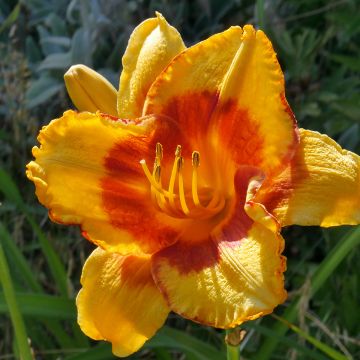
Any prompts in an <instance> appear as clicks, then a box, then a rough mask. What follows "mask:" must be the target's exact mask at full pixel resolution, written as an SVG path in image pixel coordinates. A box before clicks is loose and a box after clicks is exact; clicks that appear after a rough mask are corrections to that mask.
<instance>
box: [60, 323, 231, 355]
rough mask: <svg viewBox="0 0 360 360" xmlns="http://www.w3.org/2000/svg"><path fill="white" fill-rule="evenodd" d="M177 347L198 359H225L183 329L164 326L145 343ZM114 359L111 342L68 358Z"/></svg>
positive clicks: (171, 347)
mask: <svg viewBox="0 0 360 360" xmlns="http://www.w3.org/2000/svg"><path fill="white" fill-rule="evenodd" d="M146 348H147V349H157V348H166V349H175V350H180V351H184V352H186V353H189V354H191V356H192V358H193V359H197V360H223V359H225V358H226V356H225V354H224V353H222V352H221V351H219V350H218V349H216V348H215V347H214V346H212V345H210V344H207V343H205V342H203V341H201V340H199V339H197V338H195V337H193V336H191V335H189V334H187V333H185V332H183V331H180V330H175V329H173V328H170V327H168V326H164V327H163V328H162V329H160V330H159V332H158V333H157V334H156V335H155V336H154V337H153V338H152V339H150V340H149V341H148V342H147V343H145V345H144V349H146ZM107 359H114V356H113V355H112V353H111V345H110V344H100V345H98V346H96V347H94V348H92V349H90V350H87V351H85V352H83V353H81V354H76V355H72V356H69V357H67V358H66V360H107Z"/></svg>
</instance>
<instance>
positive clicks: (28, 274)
mask: <svg viewBox="0 0 360 360" xmlns="http://www.w3.org/2000/svg"><path fill="white" fill-rule="evenodd" d="M0 238H1V239H2V241H3V244H4V250H5V251H6V250H7V251H8V253H9V254H11V256H12V258H13V259H14V264H16V268H17V270H18V271H19V272H20V273H21V276H22V278H23V279H24V281H25V284H26V285H27V286H28V287H29V288H30V289H31V290H32V291H33V292H42V288H41V286H40V284H39V283H38V281H37V280H36V278H35V276H34V275H33V272H32V271H31V269H30V267H29V265H28V263H27V261H26V260H25V257H24V255H23V254H22V253H21V252H20V250H19V249H18V248H17V246H16V245H15V243H14V241H13V240H12V238H11V235H10V234H9V232H8V231H7V229H6V228H5V226H4V225H3V224H2V223H1V222H0Z"/></svg>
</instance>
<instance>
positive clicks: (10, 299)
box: [0, 242, 33, 360]
mask: <svg viewBox="0 0 360 360" xmlns="http://www.w3.org/2000/svg"><path fill="white" fill-rule="evenodd" d="M0 283H1V284H2V288H3V292H4V297H5V301H6V303H7V306H8V308H9V313H10V318H11V322H12V325H13V327H14V332H15V339H16V343H17V346H18V348H19V353H20V359H21V360H32V359H33V356H32V354H31V349H30V347H29V343H28V337H27V334H26V329H25V324H24V321H23V318H22V316H21V313H20V311H19V307H18V305H17V301H16V297H15V291H14V287H13V284H12V282H11V277H10V271H9V267H8V264H7V261H6V258H5V254H4V250H3V247H2V244H1V242H0Z"/></svg>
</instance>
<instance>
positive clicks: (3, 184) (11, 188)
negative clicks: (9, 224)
mask: <svg viewBox="0 0 360 360" xmlns="http://www.w3.org/2000/svg"><path fill="white" fill-rule="evenodd" d="M0 192H3V193H4V195H5V197H6V198H7V199H8V200H10V201H12V202H14V203H15V204H16V206H18V207H19V209H21V210H22V211H23V213H24V214H25V216H26V219H27V221H28V222H29V223H30V225H31V227H32V229H33V231H34V233H35V234H36V236H37V237H38V239H39V243H40V245H41V249H42V251H43V253H44V255H45V257H46V261H47V263H48V265H49V268H50V271H51V273H52V275H53V278H54V281H55V282H56V284H57V286H58V288H59V291H60V293H61V295H63V296H68V294H69V289H68V283H67V275H66V271H65V268H64V266H63V265H62V263H61V261H60V258H59V256H58V255H57V253H56V252H55V250H54V249H53V247H52V246H51V244H50V242H49V240H48V239H47V237H46V236H45V235H44V233H43V232H42V230H41V229H40V227H39V225H38V224H37V223H36V221H35V220H34V219H33V217H32V216H31V215H30V214H29V213H28V211H27V210H26V206H25V204H24V201H23V199H22V197H21V195H20V192H19V190H18V188H17V186H16V184H15V182H14V181H13V180H12V179H11V177H10V176H9V175H8V174H7V173H6V172H5V171H4V170H1V169H0Z"/></svg>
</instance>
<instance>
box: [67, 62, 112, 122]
mask: <svg viewBox="0 0 360 360" xmlns="http://www.w3.org/2000/svg"><path fill="white" fill-rule="evenodd" d="M64 80H65V85H66V89H67V91H68V93H69V96H70V98H71V100H72V102H73V103H74V105H75V106H76V107H77V109H78V110H79V111H90V112H96V111H97V110H100V111H101V112H103V113H106V114H109V115H113V116H117V109H116V102H117V91H116V90H115V88H114V87H113V86H112V85H111V84H110V82H109V81H108V80H106V79H105V78H104V77H103V76H102V75H100V74H99V73H97V72H96V71H94V70H92V69H90V68H89V67H87V66H85V65H73V66H71V68H70V69H69V70H68V71H67V72H66V74H65V75H64Z"/></svg>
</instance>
